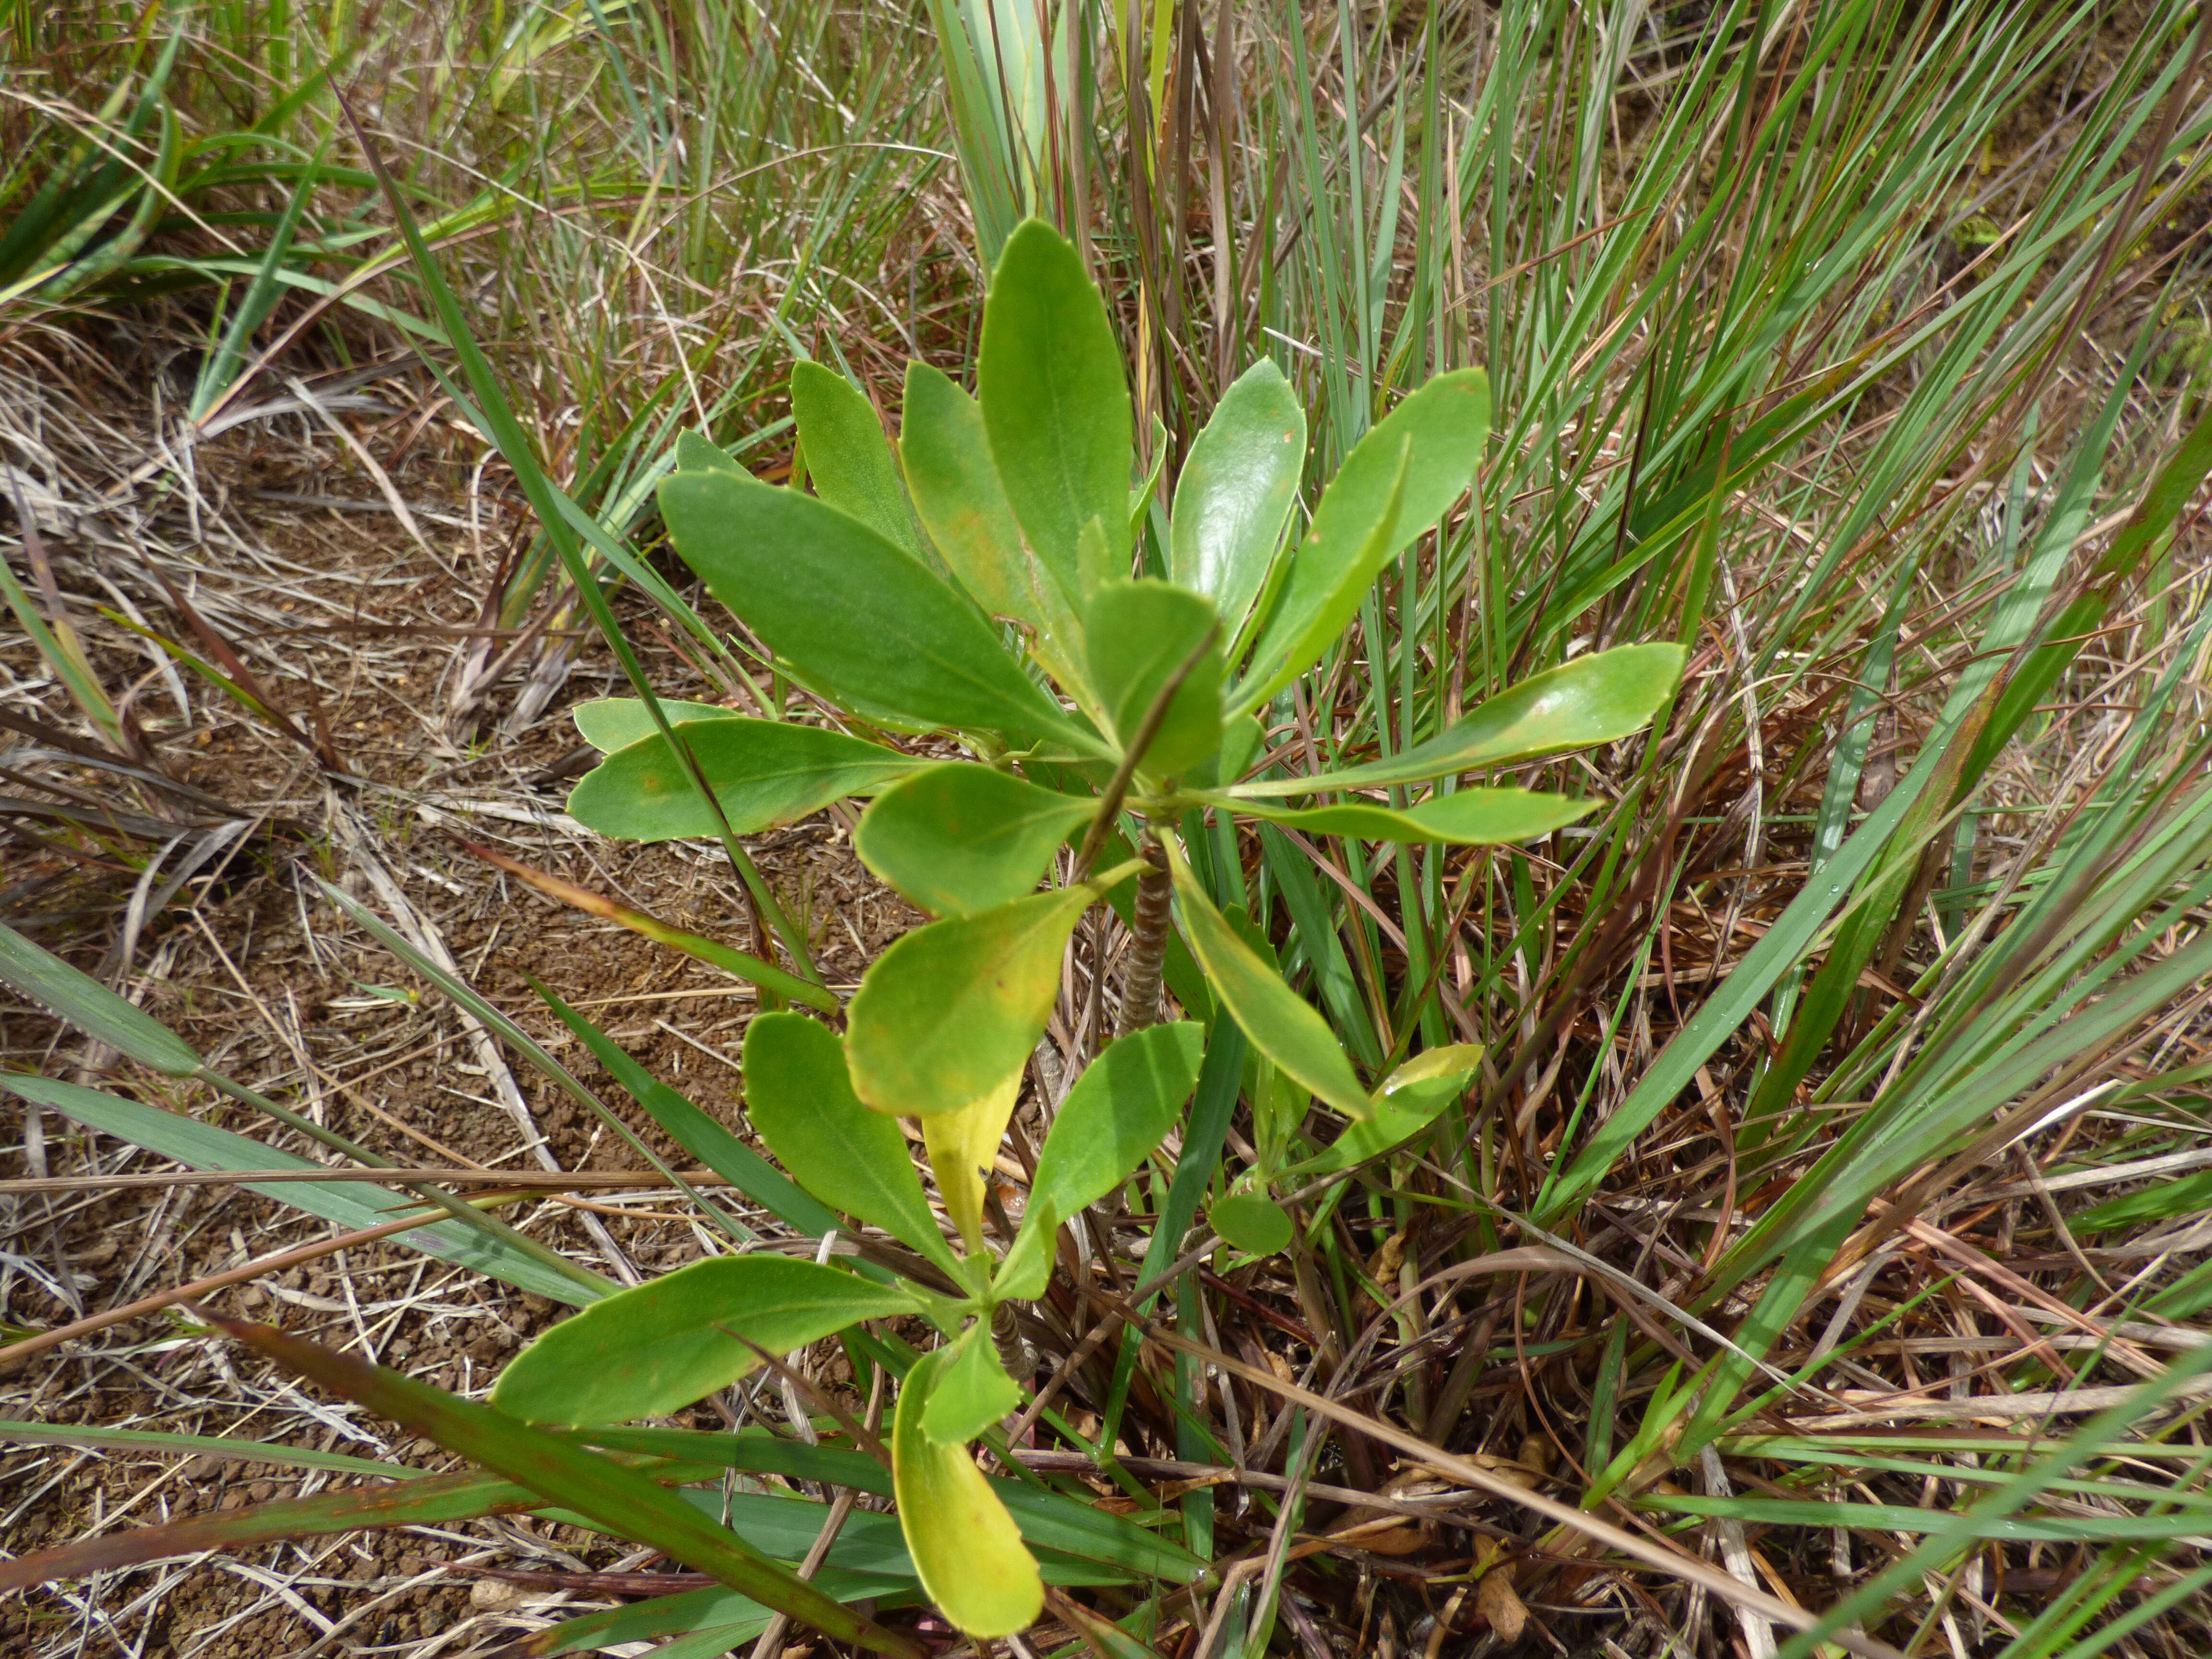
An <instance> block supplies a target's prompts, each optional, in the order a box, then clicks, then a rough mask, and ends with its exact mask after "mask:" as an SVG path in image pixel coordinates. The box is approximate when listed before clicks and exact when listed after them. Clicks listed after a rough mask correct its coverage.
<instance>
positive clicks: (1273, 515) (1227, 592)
mask: <svg viewBox="0 0 2212 1659" xmlns="http://www.w3.org/2000/svg"><path fill="white" fill-rule="evenodd" d="M1305 459H1306V412H1305V410H1303V409H1301V408H1300V407H1299V406H1298V398H1297V392H1293V391H1292V390H1291V383H1290V382H1289V381H1288V380H1285V379H1284V378H1283V372H1282V370H1280V369H1279V368H1276V367H1275V365H1274V362H1273V360H1272V359H1270V358H1265V357H1263V358H1261V360H1260V361H1259V362H1256V363H1255V364H1253V365H1252V367H1251V368H1248V369H1246V370H1245V371H1244V373H1243V374H1241V375H1239V376H1238V377H1237V381H1236V383H1235V384H1234V385H1233V386H1231V387H1230V388H1229V390H1228V391H1226V392H1223V393H1222V394H1221V401H1220V402H1219V403H1218V404H1215V405H1214V409H1213V416H1212V419H1210V420H1208V421H1207V422H1206V429H1205V430H1204V431H1202V432H1200V434H1199V435H1198V436H1197V438H1196V439H1195V440H1194V441H1193V442H1192V444H1191V447H1190V455H1189V458H1188V459H1187V460H1185V461H1184V462H1183V464H1182V477H1179V478H1177V479H1176V494H1175V515H1174V520H1173V522H1172V524H1171V525H1170V528H1169V532H1168V576H1169V578H1170V580H1172V581H1174V582H1175V583H1176V584H1177V585H1178V586H1182V587H1187V588H1189V589H1190V590H1191V591H1192V592H1196V593H1203V594H1205V595H1206V598H1208V599H1212V601H1213V604H1214V607H1215V608H1216V609H1217V610H1218V611H1219V612H1220V613H1221V617H1222V619H1223V623H1224V626H1225V629H1227V631H1228V632H1229V633H1230V634H1231V635H1234V634H1235V633H1236V631H1237V629H1239V628H1240V627H1242V626H1243V622H1244V617H1245V615H1246V613H1247V612H1248V611H1250V610H1251V608H1252V605H1253V602H1254V601H1255V600H1256V599H1258V598H1259V597H1260V590H1261V587H1262V586H1265V585H1266V583H1267V568H1268V566H1269V565H1270V564H1272V563H1273V561H1274V557H1275V551H1276V549H1277V548H1278V547H1279V546H1280V545H1281V544H1282V539H1283V525H1284V522H1285V520H1287V519H1288V518H1289V517H1290V513H1291V504H1292V503H1293V502H1294V501H1297V494H1298V478H1299V476H1300V474H1301V473H1302V471H1304V467H1305Z"/></svg>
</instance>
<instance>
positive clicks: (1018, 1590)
mask: <svg viewBox="0 0 2212 1659" xmlns="http://www.w3.org/2000/svg"><path fill="white" fill-rule="evenodd" d="M951 1357H952V1356H951V1350H950V1349H948V1348H939V1349H938V1350H937V1351H936V1352H933V1353H931V1354H929V1355H927V1356H926V1357H925V1358H923V1359H922V1360H921V1363H920V1364H917V1365H915V1368H914V1369H913V1370H910V1371H908V1373H907V1376H906V1383H905V1386H904V1387H902V1389H900V1390H899V1399H898V1412H897V1414H896V1417H894V1418H893V1419H892V1422H891V1480H892V1484H893V1486H894V1488H895V1490H896V1492H897V1494H898V1511H899V1525H900V1527H901V1528H902V1529H903V1530H904V1532H905V1534H906V1545H907V1549H908V1553H911V1554H912V1555H913V1557H914V1565H915V1570H916V1571H918V1572H919V1573H920V1574H921V1583H922V1588H923V1589H926V1590H927V1591H928V1592H929V1595H930V1598H931V1599H932V1600H933V1601H935V1602H936V1603H937V1605H938V1606H939V1607H940V1608H942V1609H943V1610H944V1613H945V1617H946V1618H948V1619H950V1620H951V1621H952V1622H953V1623H954V1624H955V1625H957V1626H959V1627H960V1629H962V1630H963V1631H965V1632H967V1633H968V1634H969V1635H970V1636H980V1637H994V1636H1012V1634H1014V1633H1015V1632H1017V1631H1019V1630H1021V1629H1023V1628H1024V1627H1025V1626H1028V1625H1030V1624H1031V1623H1033V1622H1034V1621H1035V1620H1036V1616H1037V1614H1038V1613H1041V1612H1042V1611H1043V1608H1044V1582H1043V1580H1042V1578H1040V1577H1038V1576H1037V1568H1036V1561H1035V1559H1032V1558H1031V1556H1030V1553H1029V1551H1027V1550H1026V1549H1024V1547H1022V1535H1021V1532H1020V1530H1019V1529H1018V1528H1017V1527H1016V1526H1015V1524H1014V1518H1013V1516H1011V1515H1009V1514H1008V1513H1007V1512H1006V1505H1005V1504H1002V1503H1000V1501H999V1498H998V1495H997V1494H996V1493H995V1492H993V1491H992V1489H991V1483H990V1482H989V1481H987V1480H985V1479H984V1478H983V1476H982V1474H981V1471H980V1470H978V1469H977V1468H976V1467H975V1460H974V1459H973V1458H972V1457H970V1456H969V1454H968V1449H967V1448H966V1447H965V1446H957V1445H955V1446H940V1445H938V1444H936V1443H934V1442H933V1441H932V1440H931V1439H930V1438H929V1436H928V1435H927V1433H926V1432H925V1431H924V1430H923V1427H922V1419H923V1418H924V1417H925V1416H926V1415H927V1411H928V1407H929V1397H930V1395H931V1394H932V1392H933V1390H934V1389H935V1387H936V1385H937V1383H938V1380H939V1377H940V1376H942V1375H943V1373H944V1370H945V1366H946V1365H947V1364H950V1363H951Z"/></svg>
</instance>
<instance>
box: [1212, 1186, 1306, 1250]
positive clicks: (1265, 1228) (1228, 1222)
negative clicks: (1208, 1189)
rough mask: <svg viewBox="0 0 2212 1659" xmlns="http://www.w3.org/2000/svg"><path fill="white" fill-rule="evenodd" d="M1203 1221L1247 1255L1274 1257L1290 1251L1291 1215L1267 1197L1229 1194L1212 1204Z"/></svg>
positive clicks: (1292, 1230) (1258, 1194)
mask: <svg viewBox="0 0 2212 1659" xmlns="http://www.w3.org/2000/svg"><path fill="white" fill-rule="evenodd" d="M1206 1221H1207V1223H1208V1225H1211V1226H1212V1229H1213V1231H1216V1232H1217V1233H1219V1234H1220V1235H1221V1236H1222V1237H1223V1238H1225V1239H1226V1240H1228V1242H1229V1243H1231V1244H1233V1245H1235V1246H1236V1247H1237V1249H1240V1250H1243V1251H1244V1252H1245V1253H1246V1254H1247V1255H1277V1254H1279V1252H1281V1251H1284V1250H1286V1249H1290V1247H1291V1235H1292V1233H1293V1232H1294V1231H1296V1230H1295V1229H1294V1228H1293V1227H1292V1226H1291V1212H1289V1211H1288V1210H1285V1208H1284V1207H1283V1206H1281V1205H1280V1204H1278V1203H1277V1202H1276V1201H1275V1200H1273V1198H1271V1197H1269V1196H1268V1195H1267V1194H1266V1193H1231V1194H1229V1195H1228V1196H1227V1197H1226V1198H1223V1199H1218V1200H1215V1203H1214V1206H1213V1207H1212V1209H1211V1210H1209V1211H1207V1212H1206Z"/></svg>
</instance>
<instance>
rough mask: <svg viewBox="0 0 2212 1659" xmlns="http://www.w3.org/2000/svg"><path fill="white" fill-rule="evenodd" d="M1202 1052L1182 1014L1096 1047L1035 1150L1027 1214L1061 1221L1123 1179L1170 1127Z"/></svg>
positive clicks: (1200, 1038)
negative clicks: (1043, 1214)
mask: <svg viewBox="0 0 2212 1659" xmlns="http://www.w3.org/2000/svg"><path fill="white" fill-rule="evenodd" d="M1205 1051H1206V1032H1205V1029H1204V1028H1203V1027H1202V1026H1200V1024H1198V1023H1197V1022H1196V1021H1195V1020H1187V1019H1186V1020H1177V1021H1176V1022H1175V1023H1173V1024H1165V1025H1150V1026H1147V1027H1146V1028H1145V1029H1144V1030H1141V1031H1132V1032H1130V1033H1129V1034H1128V1035H1127V1036H1122V1037H1117V1038H1115V1040H1114V1041H1113V1042H1109V1043H1108V1044H1107V1045H1106V1047H1105V1048H1103V1049H1102V1050H1100V1052H1099V1054H1098V1057H1097V1059H1096V1060H1092V1061H1091V1064H1090V1065H1089V1066H1085V1068H1084V1072H1083V1075H1082V1076H1081V1077H1079V1078H1078V1079H1076V1080H1075V1086H1074V1087H1073V1088H1071V1089H1070V1090H1069V1091H1067V1097H1066V1099H1065V1100H1063V1101H1061V1102H1060V1110H1059V1112H1058V1113H1057V1114H1056V1115H1054V1118H1053V1121H1052V1128H1051V1130H1050V1132H1049V1133H1047V1134H1046V1136H1045V1139H1044V1146H1043V1147H1042V1150H1040V1151H1039V1152H1038V1153H1037V1161H1036V1184H1035V1185H1033V1186H1032V1187H1031V1188H1030V1211H1031V1212H1033V1213H1034V1212H1036V1211H1038V1210H1039V1209H1041V1208H1043V1209H1049V1210H1050V1211H1051V1212H1052V1213H1053V1214H1054V1215H1055V1216H1056V1217H1058V1218H1060V1219H1062V1220H1065V1219H1066V1218H1067V1217H1069V1216H1072V1215H1073V1214H1074V1213H1075V1212H1077V1211H1079V1210H1082V1209H1085V1208H1087V1207H1088V1206H1091V1205H1093V1204H1096V1203H1097V1201H1098V1200H1100V1199H1102V1198H1103V1197H1105V1196H1106V1194H1109V1193H1110V1192H1112V1191H1113V1190H1114V1189H1115V1188H1117V1187H1119V1186H1120V1185H1121V1183H1122V1182H1124V1181H1127V1179H1128V1178H1129V1176H1130V1174H1131V1172H1132V1171H1133V1170H1135V1169H1136V1167H1137V1165H1138V1164H1141V1163H1143V1162H1144V1160H1145V1158H1146V1156H1147V1155H1148V1154H1149V1153H1150V1152H1152V1149H1153V1148H1154V1147H1155V1146H1158V1145H1159V1144H1160V1142H1161V1140H1162V1139H1164V1138H1165V1137H1166V1135H1167V1133H1168V1131H1169V1130H1170V1129H1171V1128H1173V1127H1175V1121H1176V1114H1177V1113H1179V1112H1181V1111H1182V1104H1183V1102H1185V1101H1186V1100H1188V1099H1189V1098H1190V1091H1191V1088H1192V1085H1194V1084H1195V1083H1196V1082H1197V1081H1198V1066H1199V1061H1200V1059H1201V1058H1203V1056H1204V1054H1205ZM1024 1231H1027V1221H1026V1218H1024Z"/></svg>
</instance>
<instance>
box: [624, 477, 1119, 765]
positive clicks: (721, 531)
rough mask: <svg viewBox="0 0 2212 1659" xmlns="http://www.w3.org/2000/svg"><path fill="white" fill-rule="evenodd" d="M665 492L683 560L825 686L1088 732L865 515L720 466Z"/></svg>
mask: <svg viewBox="0 0 2212 1659" xmlns="http://www.w3.org/2000/svg"><path fill="white" fill-rule="evenodd" d="M659 495H660V512H661V517H662V518H663V519H664V520H665V521H666V523H667V526H668V533H669V536H670V538H671V540H673V541H674V543H675V544H676V550H677V551H678V553H680V554H681V555H683V556H684V562H685V563H687V564H689V565H690V567H691V568H693V569H694V570H696V571H697V572H698V573H699V574H700V576H701V577H702V579H703V580H705V581H706V584H707V586H708V589H709V590H710V591H712V592H713V593H714V597H715V598H716V599H720V601H721V602H722V603H723V604H724V605H727V606H728V607H729V608H730V610H731V611H734V612H735V613H736V614H737V615H738V616H739V617H743V618H744V620H745V622H746V623H748V624H749V625H750V627H751V628H752V629H753V631H754V632H755V633H756V634H757V635H759V636H760V638H761V640H762V641H763V643H764V644H766V645H767V646H768V647H769V649H770V650H771V651H774V652H775V653H776V654H777V655H778V656H779V657H781V658H784V659H787V660H788V662H789V663H790V664H791V665H792V666H793V669H794V670H795V671H797V672H798V673H799V675H801V676H802V677H804V678H806V679H807V680H809V681H810V682H811V684H814V685H816V686H817V688H818V689H819V690H821V691H822V692H823V694H824V695H825V696H830V697H833V698H836V700H838V701H839V702H843V703H844V704H845V705H846V706H847V707H848V708H853V709H854V710H855V711H856V712H859V713H861V714H872V715H879V716H882V717H884V718H886V719H889V720H894V721H902V722H909V723H915V724H920V725H923V726H951V727H953V728H955V729H956V730H960V731H1005V732H1013V733H1018V734H1019V735H1021V736H1024V737H1028V738H1063V739H1064V738H1075V739H1076V740H1080V733H1079V732H1078V731H1077V730H1076V728H1074V727H1073V726H1072V725H1071V723H1070V721H1069V720H1068V718H1067V717H1066V715H1065V714H1062V713H1061V712H1060V708H1059V707H1058V706H1057V705H1056V704H1054V702H1052V701H1051V699H1050V698H1048V697H1047V696H1045V694H1044V693H1043V692H1042V691H1041V690H1038V689H1037V687H1036V684H1034V683H1032V682H1031V681H1030V678H1029V677H1028V676H1027V675H1025V674H1024V673H1023V672H1022V670H1021V667H1020V665H1018V663H1016V662H1015V660H1014V659H1013V658H1012V657H1011V656H1009V655H1008V654H1007V653H1006V648H1005V647H1003V646H1002V645H1000V642H999V638H998V635H997V634H996V632H995V631H994V629H992V627H991V625H990V623H988V622H987V621H985V620H984V618H983V617H982V615H981V613H980V612H979V611H976V609H975V606H974V605H971V604H970V603H969V601H968V600H967V599H964V598H963V596H961V595H960V594H958V593H956V592H953V590H952V589H951V587H950V586H947V585H946V584H945V583H944V582H943V581H940V580H939V579H938V578H937V577H936V576H935V575H933V574H931V572H930V570H929V568H927V566H926V565H924V564H922V563H921V562H920V561H919V560H917V559H916V558H915V556H913V555H912V554H910V553H908V552H906V551H905V550H903V549H902V548H900V547H898V546H896V544H892V543H890V542H887V541H885V540H884V538H882V537H881V536H879V535H878V534H877V533H876V532H874V531H872V530H871V529H869V528H868V527H867V526H866V525H864V524H862V523H861V522H860V520H857V519H854V518H852V517H850V516H849V515H848V514H846V513H840V512H839V511H838V510H837V509H836V507H830V506H829V505H828V504H827V503H825V502H823V501H816V500H815V499H813V498H812V497H811V496H809V495H799V493H798V492H797V491H795V490H790V489H771V488H769V486H768V485H766V484H760V483H748V482H746V481H745V480H744V479H741V478H736V477H729V476H727V475H726V474H721V473H713V472H679V473H677V474H675V475H674V476H673V477H668V478H665V479H663V480H662V481H661V484H660V492H659Z"/></svg>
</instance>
